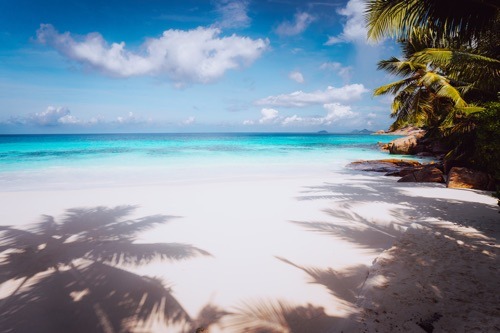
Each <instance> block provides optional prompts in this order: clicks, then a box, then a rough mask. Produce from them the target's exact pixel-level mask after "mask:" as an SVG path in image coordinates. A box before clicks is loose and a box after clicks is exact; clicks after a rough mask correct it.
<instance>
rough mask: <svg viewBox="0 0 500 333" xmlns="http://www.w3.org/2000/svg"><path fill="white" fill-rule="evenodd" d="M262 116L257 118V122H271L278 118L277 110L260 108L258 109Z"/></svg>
mask: <svg viewBox="0 0 500 333" xmlns="http://www.w3.org/2000/svg"><path fill="white" fill-rule="evenodd" d="M260 113H261V114H262V117H261V118H260V119H259V123H261V124H267V123H272V122H274V121H276V120H277V119H278V113H279V112H278V110H275V109H266V108H264V109H262V110H260Z"/></svg>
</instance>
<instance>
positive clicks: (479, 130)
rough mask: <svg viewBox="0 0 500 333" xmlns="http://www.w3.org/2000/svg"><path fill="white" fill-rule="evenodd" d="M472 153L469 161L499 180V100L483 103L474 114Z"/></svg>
mask: <svg viewBox="0 0 500 333" xmlns="http://www.w3.org/2000/svg"><path fill="white" fill-rule="evenodd" d="M476 121H477V127H476V131H475V132H476V133H475V137H476V140H475V145H474V155H473V157H472V159H471V162H472V163H473V164H474V165H475V166H476V167H477V168H478V169H482V170H484V171H486V172H488V173H489V174H491V175H492V176H493V177H494V178H495V179H496V180H497V181H500V102H491V103H488V104H486V105H485V110H484V111H483V112H480V113H478V114H477V116H476Z"/></svg>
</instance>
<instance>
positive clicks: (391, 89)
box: [373, 78, 415, 96]
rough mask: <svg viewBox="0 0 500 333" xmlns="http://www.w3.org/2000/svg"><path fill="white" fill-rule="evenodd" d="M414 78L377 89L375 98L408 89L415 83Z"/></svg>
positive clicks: (374, 93)
mask: <svg viewBox="0 0 500 333" xmlns="http://www.w3.org/2000/svg"><path fill="white" fill-rule="evenodd" d="M414 81H415V79H414V78H408V79H403V80H400V81H396V82H392V83H389V84H386V85H385V86H381V87H378V88H377V89H375V91H374V92H373V95H374V96H380V95H385V94H393V95H395V94H397V93H398V92H399V91H400V90H401V89H404V88H405V87H407V86H408V85H409V84H411V83H412V82H414Z"/></svg>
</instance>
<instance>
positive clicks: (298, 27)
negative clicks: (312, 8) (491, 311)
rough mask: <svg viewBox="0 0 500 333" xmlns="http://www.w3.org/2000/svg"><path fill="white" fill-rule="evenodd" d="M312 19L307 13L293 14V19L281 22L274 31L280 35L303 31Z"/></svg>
mask: <svg viewBox="0 0 500 333" xmlns="http://www.w3.org/2000/svg"><path fill="white" fill-rule="evenodd" d="M313 21H314V17H313V16H311V15H310V14H308V13H297V14H295V17H294V21H293V22H289V21H285V22H282V23H281V24H280V25H279V26H278V27H277V28H276V33H277V34H278V35H280V36H294V35H298V34H300V33H302V32H304V31H305V30H306V29H307V27H308V26H309V24H311V23H312V22H313Z"/></svg>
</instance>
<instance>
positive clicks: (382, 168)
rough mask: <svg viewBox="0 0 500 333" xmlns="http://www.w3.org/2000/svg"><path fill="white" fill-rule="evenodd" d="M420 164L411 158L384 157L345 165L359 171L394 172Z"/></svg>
mask: <svg viewBox="0 0 500 333" xmlns="http://www.w3.org/2000/svg"><path fill="white" fill-rule="evenodd" d="M419 165H421V164H420V162H417V161H413V160H399V159H395V158H392V159H384V160H371V161H355V162H352V163H349V164H348V165H347V167H349V168H352V169H355V170H361V171H376V172H395V171H399V170H400V169H401V168H405V167H415V166H419Z"/></svg>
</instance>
